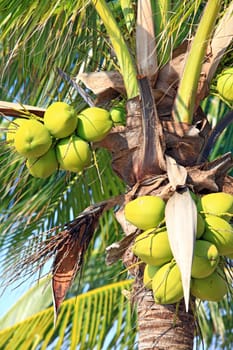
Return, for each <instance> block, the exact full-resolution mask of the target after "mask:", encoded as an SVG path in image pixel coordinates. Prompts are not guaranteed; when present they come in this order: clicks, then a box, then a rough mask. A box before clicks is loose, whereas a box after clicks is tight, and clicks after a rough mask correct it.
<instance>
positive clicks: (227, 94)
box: [217, 68, 233, 103]
mask: <svg viewBox="0 0 233 350" xmlns="http://www.w3.org/2000/svg"><path fill="white" fill-rule="evenodd" d="M217 90H218V93H219V95H220V96H221V97H222V98H223V99H224V100H225V101H227V102H229V103H233V68H227V69H225V70H224V71H223V72H222V74H221V75H220V76H219V78H218V80H217Z"/></svg>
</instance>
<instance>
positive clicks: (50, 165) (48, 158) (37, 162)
mask: <svg viewBox="0 0 233 350" xmlns="http://www.w3.org/2000/svg"><path fill="white" fill-rule="evenodd" d="M26 166H27V168H28V170H29V172H30V174H31V175H32V176H34V177H38V178H42V179H45V178H47V177H49V176H50V175H52V174H53V173H55V172H56V171H57V170H58V161H57V157H56V153H55V150H54V148H50V149H49V150H48V152H46V153H45V154H43V155H42V156H40V157H38V158H34V157H31V158H28V159H27V162H26Z"/></svg>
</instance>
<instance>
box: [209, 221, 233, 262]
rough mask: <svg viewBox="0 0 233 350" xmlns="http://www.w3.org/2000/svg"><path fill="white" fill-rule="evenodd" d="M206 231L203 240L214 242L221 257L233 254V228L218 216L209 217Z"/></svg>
mask: <svg viewBox="0 0 233 350" xmlns="http://www.w3.org/2000/svg"><path fill="white" fill-rule="evenodd" d="M205 221H206V229H205V233H204V234H203V236H202V238H203V239H204V240H206V241H209V242H212V243H213V244H214V245H215V246H216V247H217V249H218V252H219V254H220V255H227V254H231V253H233V227H232V226H231V224H229V222H227V221H226V220H224V219H222V218H220V217H218V216H211V215H209V216H207V217H206V219H205Z"/></svg>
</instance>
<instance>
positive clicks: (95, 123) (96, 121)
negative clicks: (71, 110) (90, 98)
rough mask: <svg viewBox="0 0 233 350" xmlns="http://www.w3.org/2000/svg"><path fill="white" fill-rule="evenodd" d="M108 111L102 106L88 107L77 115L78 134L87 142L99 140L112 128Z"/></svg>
mask: <svg viewBox="0 0 233 350" xmlns="http://www.w3.org/2000/svg"><path fill="white" fill-rule="evenodd" d="M112 125H113V123H112V120H111V118H110V113H109V112H108V111H106V110H105V109H103V108H99V107H89V108H86V109H84V110H83V111H82V112H81V113H80V114H79V115H78V128H77V133H78V136H80V137H81V138H83V139H84V140H86V141H89V142H97V141H101V140H103V139H104V138H105V136H107V134H108V133H109V131H110V130H111V128H112Z"/></svg>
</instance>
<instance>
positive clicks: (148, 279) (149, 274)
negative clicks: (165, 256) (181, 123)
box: [143, 264, 160, 289]
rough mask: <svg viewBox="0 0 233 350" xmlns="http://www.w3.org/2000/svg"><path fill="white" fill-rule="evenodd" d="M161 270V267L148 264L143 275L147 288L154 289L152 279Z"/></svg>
mask: <svg viewBox="0 0 233 350" xmlns="http://www.w3.org/2000/svg"><path fill="white" fill-rule="evenodd" d="M159 269H160V266H153V265H149V264H146V266H145V269H144V274H143V284H144V286H145V288H147V289H152V279H153V277H154V276H155V274H156V272H157V271H158V270H159Z"/></svg>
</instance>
